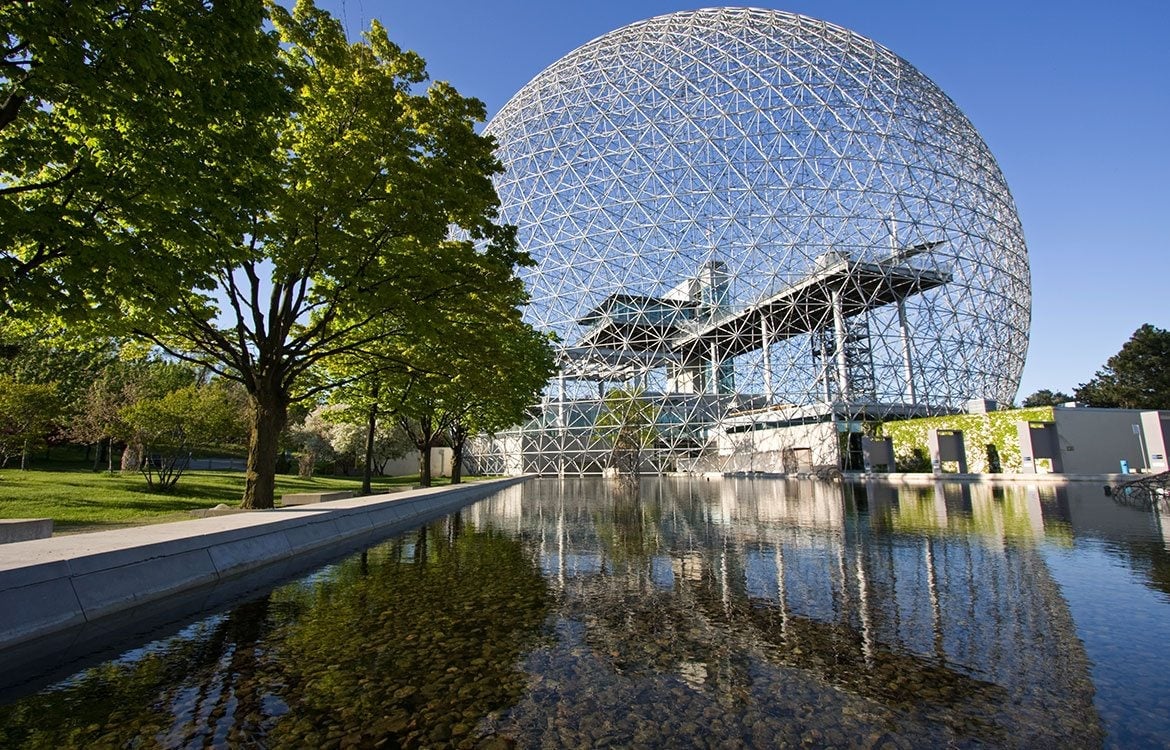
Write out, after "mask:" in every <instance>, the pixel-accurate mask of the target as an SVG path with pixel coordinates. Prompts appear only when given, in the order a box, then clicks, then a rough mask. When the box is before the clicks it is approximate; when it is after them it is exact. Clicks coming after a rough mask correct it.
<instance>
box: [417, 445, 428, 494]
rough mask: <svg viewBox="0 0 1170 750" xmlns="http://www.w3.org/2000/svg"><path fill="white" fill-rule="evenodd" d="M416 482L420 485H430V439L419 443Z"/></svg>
mask: <svg viewBox="0 0 1170 750" xmlns="http://www.w3.org/2000/svg"><path fill="white" fill-rule="evenodd" d="M418 459H419V461H418V466H419V469H418V484H419V486H420V487H430V486H431V446H430V441H427V442H426V444H424V445H420V446H419V449H418Z"/></svg>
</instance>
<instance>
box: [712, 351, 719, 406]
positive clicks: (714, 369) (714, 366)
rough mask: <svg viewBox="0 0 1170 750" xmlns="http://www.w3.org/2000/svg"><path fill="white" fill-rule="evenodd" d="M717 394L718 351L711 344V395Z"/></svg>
mask: <svg viewBox="0 0 1170 750" xmlns="http://www.w3.org/2000/svg"><path fill="white" fill-rule="evenodd" d="M717 393H719V349H718V347H717V346H715V342H714V341H712V342H711V394H712V395H714V394H717Z"/></svg>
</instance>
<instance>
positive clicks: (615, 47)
mask: <svg viewBox="0 0 1170 750" xmlns="http://www.w3.org/2000/svg"><path fill="white" fill-rule="evenodd" d="M487 132H488V133H490V134H492V135H493V136H495V138H496V139H497V140H498V142H499V149H498V152H497V153H498V155H499V157H500V159H501V160H502V162H503V163H504V165H505V167H506V169H507V172H506V173H505V174H504V175H502V176H501V177H500V179H499V180H498V182H497V186H498V189H499V193H500V197H501V200H502V206H503V219H504V220H505V221H507V222H509V223H513V224H516V225H517V226H518V228H519V236H520V242H521V245H522V247H523V248H524V249H525V250H527V251H528V252H529V253H531V254H532V256H533V257H534V258H535V259H536V261H537V263H538V265H537V266H536V267H535V268H532V269H527V270H526V271H525V275H526V281H527V283H528V287H529V290H530V293H531V295H532V305H531V307H530V309H529V312H528V318H529V320H530V321H531V322H533V323H534V324H536V325H537V326H538V327H541V328H543V329H546V330H549V331H553V332H555V333H556V334H557V335H558V336H559V338H560V340H561V343H562V346H563V347H564V349H565V355H564V361H565V363H566V366H565V377H564V379H563V382H564V385H563V386H556V387H553V388H550V392H549V395H550V399H551V400H553V401H556V400H561V401H565V400H580V399H583V398H588V397H589V394H593V396H594V397H595V398H596V397H597V395H596V394H597V393H598V386H597V382H598V381H601V382H602V383H603V385H602V391H603V392H604V390H605V388H606V387H607V386H606V385H604V384H606V383H608V384H610V385H609V386H608V387H611V388H612V387H613V386H612V384H614V383H626V384H627V385H628V386H629V387H631V388H632V387H636V388H637V389H638V390H639V391H640V392H644V393H646V394H647V395H650V394H661V401H662V403H663V404H666V403H668V402H671V399H672V394H673V396H678V397H681V396H683V395H686V394H693V395H700V394H706V395H708V396H719V397H720V399H718V400H719V401H720V405H716V406H712V403H713V401H712V399H710V398H708V399H706V402H705V405H704V406H701V407H700V406H695V407H693V408H691V411H692V415H691V416H690V417H688V416H686V415H683V417H682V419H683V420H684V421H686V420H687V419H692V420H697V421H699V422H705V423H707V424H711V423H715V422H719V421H720V420H722V419H723V418H724V417H726V416H727V415H728V414H729V413H735V411H736V410H737V409H738V410H744V409H747V408H751V409H756V410H758V409H760V408H764V407H768V408H771V409H773V410H775V409H779V408H789V409H798V408H803V407H815V406H816V405H817V404H821V405H829V404H837V405H839V406H840V405H847V406H849V408H846V409H843V410H842V409H838V410H837V411H839V412H841V414H840V415H839V416H844V417H848V418H850V419H853V418H857V417H858V416H859V415H860V416H862V417H865V418H881V417H882V416H883V414H887V415H892V414H895V413H896V414H902V415H908V414H910V413H924V412H940V411H945V410H952V409H955V408H957V407H959V406H961V405H962V402H964V401H965V400H967V399H971V398H991V399H996V400H999V401H1010V400H1011V399H1012V398H1014V396H1015V392H1016V389H1017V386H1018V383H1019V377H1020V373H1021V371H1022V369H1023V364H1024V357H1025V354H1026V351H1027V344H1028V327H1029V318H1030V306H1031V292H1030V282H1029V270H1028V260H1027V251H1026V248H1025V245H1024V239H1023V234H1022V231H1021V228H1020V223H1019V220H1018V218H1017V216H1016V211H1015V207H1014V204H1013V201H1012V198H1011V195H1010V193H1009V191H1008V188H1007V185H1006V183H1005V181H1004V179H1003V176H1002V174H1001V173H1000V170H999V168H998V166H997V165H996V162H995V159H994V158H993V157H992V155H991V153H990V152H989V151H988V149H987V146H986V145H985V144H984V142H983V140H982V139H981V138H980V136H979V134H978V133H977V132H976V131H975V129H974V127H972V125H971V124H970V122H968V120H967V119H966V117H965V116H964V115H963V114H962V112H960V111H959V109H958V107H956V106H955V104H954V103H953V102H952V101H951V100H950V99H949V98H948V97H947V96H946V95H945V94H944V93H943V92H942V91H941V90H939V88H938V87H937V86H936V85H935V84H934V83H932V82H931V81H930V80H929V79H927V78H926V76H924V75H922V74H921V73H919V72H918V71H917V70H916V69H915V68H914V67H913V66H911V65H910V64H909V63H907V62H906V61H905V60H903V59H901V58H900V57H898V56H897V55H895V54H894V53H893V52H891V51H889V50H888V49H886V48H884V47H882V46H881V45H879V44H876V43H874V42H872V41H870V40H869V39H866V38H865V37H862V36H859V35H858V34H855V33H853V32H851V31H848V30H846V29H843V28H840V27H838V26H834V25H832V24H829V23H826V22H823V21H817V20H814V19H811V18H806V17H803V16H798V15H793V14H789V13H784V12H779V11H772V10H761V9H751V8H712V9H706V10H697V11H686V12H679V13H672V14H669V15H665V16H659V17H656V18H651V19H649V20H646V21H642V22H639V23H635V24H631V25H629V26H626V27H623V28H621V29H618V30H616V31H613V32H611V33H609V34H606V35H604V36H602V37H599V38H597V39H595V40H593V41H591V42H589V43H588V44H585V45H584V46H582V47H580V48H578V49H577V50H575V51H573V52H571V53H569V54H568V55H566V56H565V57H563V58H562V59H560V60H558V61H557V62H556V63H554V64H552V65H551V66H549V67H548V68H547V69H546V70H545V71H543V72H542V73H541V74H539V75H538V76H537V77H536V78H534V79H533V80H532V81H531V82H530V83H528V84H527V85H526V86H524V87H523V88H522V89H521V90H520V91H519V92H518V93H517V94H516V95H515V96H514V97H513V98H512V99H511V100H510V101H509V102H508V103H507V104H506V105H505V106H504V107H503V108H502V109H501V110H500V112H499V113H498V114H497V115H496V116H495V117H494V118H493V119H492V121H491V122H490V123H489V125H488V127H487ZM561 393H564V394H566V395H565V396H564V397H562V396H561V395H560V394H561ZM684 400H685V399H684ZM673 401H674V402H679V398H674V399H673ZM769 405H771V406H769ZM908 406H912V407H913V408H912V409H908V408H907V407H908ZM671 408H674V407H671ZM679 408H683V407H679ZM683 410H684V411H685V410H686V409H685V408H683ZM814 410H815V409H814ZM850 410H852V412H851V414H846V412H850ZM822 412H824V410H822ZM790 416H791V415H790ZM800 418H801V419H807V418H808V417H807V415H806V416H804V417H800ZM835 418H836V417H835ZM561 419H562V421H563V420H564V417H563V415H562V417H561ZM688 439H689V440H691V441H692V443H693V441H694V440H695V439H698V438H696V437H695V435H691V437H690V438H688Z"/></svg>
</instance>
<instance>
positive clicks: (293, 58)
mask: <svg viewBox="0 0 1170 750" xmlns="http://www.w3.org/2000/svg"><path fill="white" fill-rule="evenodd" d="M270 15H271V17H272V22H273V25H274V27H275V28H276V30H277V32H278V33H279V35H280V38H281V40H282V42H283V45H282V52H281V55H282V59H283V62H284V65H285V67H286V69H287V71H288V72H287V80H288V81H289V83H290V88H291V89H292V91H293V93H294V94H295V97H296V101H295V103H294V106H293V109H292V111H291V112H290V113H289V116H288V117H287V118H286V121H285V122H284V123H283V125H282V127H281V130H280V139H279V147H278V148H277V150H276V152H275V153H276V155H277V156H278V157H279V163H278V164H276V165H275V167H274V171H275V177H274V179H275V181H276V182H277V183H278V184H279V186H280V187H279V190H277V191H275V192H274V193H273V194H272V195H271V196H268V200H269V203H268V205H266V206H265V207H264V210H262V211H258V212H256V213H255V214H254V215H253V217H252V218H253V224H252V226H251V228H250V229H249V231H248V232H247V233H246V234H241V235H238V242H237V251H238V253H239V254H240V255H243V256H244V257H245V260H244V262H242V263H233V262H230V261H231V260H232V257H233V256H232V255H230V254H229V255H228V256H227V260H228V262H221V263H219V264H218V265H217V266H216V267H215V271H214V274H215V279H216V280H217V292H218V293H219V294H220V295H221V297H222V298H223V299H226V301H227V303H226V309H224V310H219V309H217V307H216V305H215V302H214V300H215V297H214V296H213V295H210V294H204V295H202V296H193V297H192V298H190V299H186V300H183V301H181V302H180V303H178V304H175V305H172V306H171V308H170V310H169V317H168V320H169V324H168V325H167V326H166V327H165V328H163V329H159V328H155V327H152V326H151V325H150V324H149V321H146V322H144V324H143V325H141V326H140V327H139V328H138V330H139V331H141V332H142V333H143V334H144V335H146V336H148V337H150V338H151V339H152V340H154V341H156V342H158V343H159V344H161V345H163V346H164V347H166V348H168V349H169V350H170V351H172V352H174V353H176V354H177V355H179V356H182V357H186V358H189V359H192V360H194V361H199V362H204V363H206V364H207V365H208V366H209V367H211V368H213V369H214V370H216V371H217V372H218V373H219V374H221V375H223V376H225V377H228V378H232V379H235V380H238V381H239V382H241V383H242V384H243V385H244V387H245V388H246V389H247V391H248V394H249V397H250V400H251V414H252V425H251V436H250V441H249V449H248V468H247V477H246V481H245V489H244V497H243V503H242V505H243V507H245V508H270V507H272V505H273V483H274V473H275V466H276V455H277V446H278V439H279V436H280V434H281V431H282V430H283V428H284V427H285V424H286V422H287V420H288V412H289V407H290V404H291V403H293V402H294V401H296V400H298V399H307V398H312V397H314V396H316V395H317V394H318V393H319V392H320V391H322V390H324V389H326V388H329V387H334V386H336V385H338V383H320V382H313V381H309V380H308V378H309V377H310V374H311V371H312V370H314V368H316V367H317V366H318V365H319V364H320V363H322V362H324V361H327V360H329V359H331V358H334V357H337V356H340V355H342V354H345V353H348V352H353V351H358V350H361V349H362V348H363V347H370V346H372V345H374V344H376V343H378V342H379V339H380V338H381V337H383V336H385V335H386V333H387V331H388V330H389V331H391V332H392V334H393V335H395V336H399V337H404V338H409V337H410V336H412V335H413V333H414V332H415V331H417V330H419V328H420V327H423V326H425V325H426V322H427V321H428V320H430V319H435V318H442V317H443V316H444V315H445V314H446V312H447V308H448V306H451V305H454V306H464V305H466V298H467V296H468V295H469V294H470V293H472V292H473V291H475V290H478V289H481V288H483V286H484V283H485V281H484V280H485V279H507V278H511V277H512V275H513V267H514V265H515V264H516V263H518V262H520V261H522V260H524V259H525V256H523V255H522V254H520V253H518V252H517V251H516V249H515V248H516V242H515V230H514V228H512V227H501V226H497V225H496V224H495V223H494V221H495V219H496V216H497V208H498V204H499V198H498V196H497V195H496V192H495V188H494V186H493V185H492V182H491V176H492V175H493V174H495V173H496V172H498V171H499V170H500V168H501V167H500V164H499V162H498V161H497V160H496V158H495V156H494V154H493V142H492V141H491V140H490V139H489V138H486V137H482V136H480V135H478V134H477V133H476V132H475V123H476V122H477V121H482V120H483V119H484V117H485V112H484V107H483V104H482V103H481V102H479V101H477V100H474V99H467V98H464V97H462V96H460V95H459V94H458V93H456V91H455V90H454V89H453V88H452V87H451V86H449V85H448V84H445V83H442V82H437V83H433V84H431V85H430V86H429V87H428V88H426V90H425V91H423V90H422V89H421V87H422V86H423V84H424V83H425V82H426V81H427V77H426V72H425V68H424V65H423V61H422V60H421V59H420V58H419V57H418V56H417V55H415V54H413V53H410V52H404V51H402V50H400V49H399V48H398V47H397V46H395V45H394V44H393V43H391V42H390V40H389V39H388V38H387V36H386V32H385V30H384V29H383V28H382V26H381V25H380V24H378V23H377V22H374V23H373V24H372V25H371V27H370V30H369V31H368V32H367V33H366V35H365V40H364V42H359V43H350V42H349V41H347V39H346V37H345V34H344V32H343V30H342V27H341V24H340V23H338V22H337V20H335V19H334V18H332V17H330V16H329V15H328V14H327V13H325V12H323V11H321V10H319V9H318V8H316V7H315V6H314V5H313V4H312V3H311V2H308V1H307V0H306V1H303V2H299V3H298V4H297V5H296V7H295V9H294V10H293V11H292V12H291V13H289V12H287V11H285V10H284V9H282V8H279V7H275V6H274V7H272V8H271V9H270ZM452 228H456V229H459V230H462V231H463V232H464V233H465V235H466V237H467V239H464V240H456V239H451V232H452ZM221 313H222V315H221ZM359 375H360V374H354V375H353V376H352V377H350V378H349V380H355V379H357V378H358V377H359Z"/></svg>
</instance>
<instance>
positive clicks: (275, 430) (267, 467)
mask: <svg viewBox="0 0 1170 750" xmlns="http://www.w3.org/2000/svg"><path fill="white" fill-rule="evenodd" d="M251 397H252V429H251V432H250V435H249V438H248V466H247V469H246V470H245V474H244V499H243V502H241V503H240V507H241V508H246V509H249V510H262V509H265V508H272V507H275V505H276V498H275V493H276V454H277V452H278V450H277V449H278V448H279V441H280V431H281V430H283V429H284V426H285V422H287V421H288V395H287V394H285V393H282V392H280V390H279V389H277V388H267V389H258V390H257V391H256V392H254V393H252V394H251Z"/></svg>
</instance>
